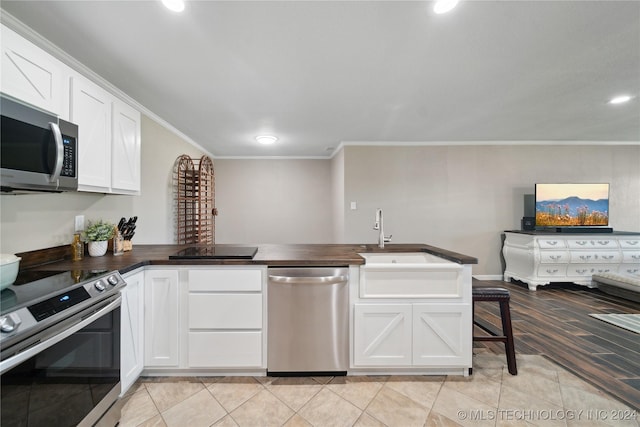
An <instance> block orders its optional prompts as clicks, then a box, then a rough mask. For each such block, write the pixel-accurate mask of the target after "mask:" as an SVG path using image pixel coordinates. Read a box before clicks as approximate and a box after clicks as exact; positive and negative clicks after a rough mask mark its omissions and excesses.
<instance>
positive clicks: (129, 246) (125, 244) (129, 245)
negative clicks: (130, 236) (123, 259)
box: [123, 240, 133, 252]
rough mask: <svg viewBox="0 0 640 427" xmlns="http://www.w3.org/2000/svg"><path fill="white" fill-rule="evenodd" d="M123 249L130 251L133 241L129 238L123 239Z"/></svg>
mask: <svg viewBox="0 0 640 427" xmlns="http://www.w3.org/2000/svg"><path fill="white" fill-rule="evenodd" d="M123 243H124V251H125V252H127V251H130V250H132V249H133V243H131V240H125V241H124V242H123Z"/></svg>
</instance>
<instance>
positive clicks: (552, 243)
mask: <svg viewBox="0 0 640 427" xmlns="http://www.w3.org/2000/svg"><path fill="white" fill-rule="evenodd" d="M564 243H565V242H564V240H562V239H538V246H540V249H553V248H564V247H565V244H564Z"/></svg>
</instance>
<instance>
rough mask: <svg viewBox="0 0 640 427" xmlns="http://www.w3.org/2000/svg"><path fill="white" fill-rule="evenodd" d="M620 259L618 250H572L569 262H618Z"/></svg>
mask: <svg viewBox="0 0 640 427" xmlns="http://www.w3.org/2000/svg"><path fill="white" fill-rule="evenodd" d="M620 259H621V256H620V252H618V251H572V252H571V262H572V263H574V264H576V263H577V264H584V263H598V264H600V263H603V262H611V263H614V262H615V263H619V262H620Z"/></svg>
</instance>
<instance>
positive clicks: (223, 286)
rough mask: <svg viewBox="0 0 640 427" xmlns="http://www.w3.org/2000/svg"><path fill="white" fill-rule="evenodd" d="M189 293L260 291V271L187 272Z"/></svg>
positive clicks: (221, 270)
mask: <svg viewBox="0 0 640 427" xmlns="http://www.w3.org/2000/svg"><path fill="white" fill-rule="evenodd" d="M189 290H190V291H232V292H233V291H236V292H239V291H260V290H262V270H233V269H226V268H225V269H220V270H189Z"/></svg>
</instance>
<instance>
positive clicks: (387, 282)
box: [359, 252, 471, 299]
mask: <svg viewBox="0 0 640 427" xmlns="http://www.w3.org/2000/svg"><path fill="white" fill-rule="evenodd" d="M360 256H362V257H363V258H364V259H365V264H364V265H361V266H360V292H359V294H360V297H361V298H442V299H446V298H461V297H465V298H464V299H467V298H466V296H467V295H463V292H464V291H463V290H464V289H465V287H464V286H463V283H464V281H465V278H466V275H470V269H465V268H464V266H463V265H461V264H458V263H455V262H453V261H449V260H446V259H444V258H440V257H437V256H435V255H431V254H427V253H424V252H401V253H389V252H386V253H361V254H360ZM466 279H468V280H469V281H470V280H471V277H468V278H466ZM468 297H470V292H469V295H468Z"/></svg>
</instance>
